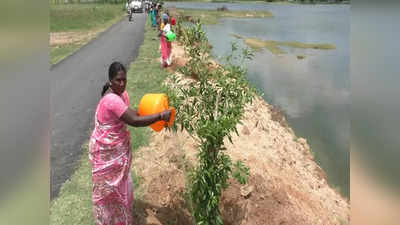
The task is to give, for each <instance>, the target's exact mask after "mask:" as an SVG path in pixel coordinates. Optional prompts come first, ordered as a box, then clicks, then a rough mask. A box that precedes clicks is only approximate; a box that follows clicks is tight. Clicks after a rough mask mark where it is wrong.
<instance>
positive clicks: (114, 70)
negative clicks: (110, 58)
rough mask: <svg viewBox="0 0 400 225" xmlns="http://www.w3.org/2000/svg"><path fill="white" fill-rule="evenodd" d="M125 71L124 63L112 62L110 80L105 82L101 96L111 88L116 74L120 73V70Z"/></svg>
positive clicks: (109, 72)
mask: <svg viewBox="0 0 400 225" xmlns="http://www.w3.org/2000/svg"><path fill="white" fill-rule="evenodd" d="M121 70H122V71H124V72H125V73H126V69H125V67H124V65H122V63H120V62H113V63H111V65H110V67H109V68H108V82H106V84H104V86H103V90H102V91H101V97H103V96H104V94H105V93H106V91H107V90H108V88H110V81H111V80H112V79H114V77H115V76H117V75H118V73H119V71H121Z"/></svg>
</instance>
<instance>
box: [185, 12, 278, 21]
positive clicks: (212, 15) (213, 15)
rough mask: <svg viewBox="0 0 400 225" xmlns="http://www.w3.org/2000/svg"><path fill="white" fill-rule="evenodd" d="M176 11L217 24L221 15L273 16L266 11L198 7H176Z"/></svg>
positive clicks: (241, 16) (244, 16) (236, 16)
mask: <svg viewBox="0 0 400 225" xmlns="http://www.w3.org/2000/svg"><path fill="white" fill-rule="evenodd" d="M177 12H178V13H179V14H180V15H182V16H184V17H192V18H193V19H195V20H196V19H200V20H201V22H202V23H203V24H217V23H218V22H219V19H221V18H223V17H231V18H232V17H234V18H264V17H273V15H272V13H270V12H268V11H217V10H198V9H177Z"/></svg>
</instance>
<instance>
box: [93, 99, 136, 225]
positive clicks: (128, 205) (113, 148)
mask: <svg viewBox="0 0 400 225" xmlns="http://www.w3.org/2000/svg"><path fill="white" fill-rule="evenodd" d="M128 106H129V96H128V94H127V93H126V92H124V94H123V95H122V97H120V96H118V95H115V94H107V95H105V96H104V97H103V98H102V99H101V100H100V103H99V105H98V106H97V109H96V115H95V128H94V131H93V134H92V136H91V139H90V143H89V151H90V152H89V158H90V161H91V163H92V180H93V211H94V217H95V221H96V224H98V225H131V224H132V203H133V184H132V178H131V173H130V167H131V161H132V153H131V145H130V133H129V131H128V130H127V129H126V125H125V123H124V122H123V121H122V120H120V119H119V117H120V116H121V115H122V114H123V113H124V112H125V110H126V108H127V107H128ZM101 120H102V121H101Z"/></svg>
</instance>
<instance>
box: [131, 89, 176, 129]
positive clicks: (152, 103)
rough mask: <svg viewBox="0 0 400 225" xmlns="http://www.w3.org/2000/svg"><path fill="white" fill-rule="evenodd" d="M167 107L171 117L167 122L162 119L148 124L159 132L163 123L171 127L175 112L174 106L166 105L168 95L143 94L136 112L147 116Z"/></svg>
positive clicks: (163, 125)
mask: <svg viewBox="0 0 400 225" xmlns="http://www.w3.org/2000/svg"><path fill="white" fill-rule="evenodd" d="M167 109H170V110H171V117H170V119H169V122H168V123H167V122H165V121H163V120H162V121H157V122H155V123H153V124H151V125H150V127H151V128H152V129H153V130H154V131H156V132H160V131H161V130H162V129H163V128H164V127H165V125H168V127H171V126H172V124H174V119H175V114H176V111H175V108H174V107H169V106H168V96H167V95H166V94H146V95H144V96H143V97H142V99H141V100H140V103H139V109H138V113H139V115H141V116H147V115H151V114H154V113H160V112H162V111H165V110H167Z"/></svg>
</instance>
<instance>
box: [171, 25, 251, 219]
mask: <svg viewBox="0 0 400 225" xmlns="http://www.w3.org/2000/svg"><path fill="white" fill-rule="evenodd" d="M177 33H178V34H180V35H182V36H181V37H180V40H181V41H182V42H183V43H184V46H185V50H186V51H187V52H188V54H189V57H190V60H189V62H188V63H187V64H186V65H185V66H184V67H183V68H181V69H180V72H181V73H182V74H184V75H187V76H191V77H194V78H195V79H196V81H195V82H194V83H193V85H190V86H189V87H188V86H187V85H181V84H180V80H179V79H178V78H177V77H176V76H174V77H173V78H172V80H173V83H174V85H176V87H175V89H173V90H172V89H170V90H169V91H168V92H169V96H170V102H171V104H172V105H174V106H175V107H176V108H177V112H178V113H177V118H176V123H175V127H174V129H175V130H177V129H179V127H180V128H181V130H183V129H184V130H186V131H187V132H188V133H189V134H190V135H191V136H192V137H193V138H194V139H195V140H196V142H197V144H198V154H197V158H198V164H197V166H196V167H195V168H194V169H193V170H192V171H191V173H190V179H189V180H190V182H189V184H188V188H189V192H190V197H191V205H192V206H193V215H194V218H195V221H196V223H197V224H199V225H200V224H202V225H222V224H223V222H222V218H221V213H220V210H219V200H220V196H221V194H222V191H223V190H224V189H226V188H227V187H228V179H229V177H230V176H231V175H232V176H233V177H234V178H236V179H237V180H238V181H239V182H240V183H241V184H244V183H246V182H247V180H248V176H249V169H248V168H247V167H246V166H245V165H244V164H243V163H242V162H241V161H237V162H236V163H232V160H231V158H230V156H229V155H227V154H226V153H225V150H226V148H225V146H224V139H225V138H227V139H228V140H229V141H230V142H232V134H233V133H236V134H237V135H239V134H238V131H237V129H236V125H237V124H238V123H240V120H241V118H242V116H243V114H244V107H245V105H246V104H247V103H250V102H251V101H252V99H253V97H254V93H255V90H254V89H253V88H251V87H250V85H249V84H248V82H247V79H246V74H247V71H246V70H245V69H244V68H242V67H241V66H239V65H242V63H243V62H244V61H245V60H249V59H251V58H252V56H253V55H252V53H251V52H249V51H248V49H244V50H242V51H241V52H240V49H238V48H237V46H236V45H235V44H232V52H231V54H230V55H229V56H227V57H226V58H225V62H224V66H216V65H215V64H214V65H212V63H211V58H210V45H209V43H208V40H207V37H206V34H205V32H204V31H203V29H202V27H201V23H200V22H197V23H196V24H195V25H193V26H191V27H190V28H188V29H184V28H183V25H182V24H178V25H177ZM176 88H177V89H178V90H179V91H174V90H176Z"/></svg>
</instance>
